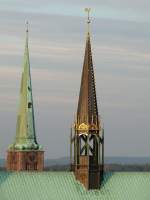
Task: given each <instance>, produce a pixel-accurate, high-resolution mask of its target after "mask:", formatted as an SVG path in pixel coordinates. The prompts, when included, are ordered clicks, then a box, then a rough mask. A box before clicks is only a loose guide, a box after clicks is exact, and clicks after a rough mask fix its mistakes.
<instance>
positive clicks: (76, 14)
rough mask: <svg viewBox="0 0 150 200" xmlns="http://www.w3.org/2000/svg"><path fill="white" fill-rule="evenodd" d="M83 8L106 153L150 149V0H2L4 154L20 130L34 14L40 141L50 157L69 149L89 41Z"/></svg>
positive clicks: (0, 149)
mask: <svg viewBox="0 0 150 200" xmlns="http://www.w3.org/2000/svg"><path fill="white" fill-rule="evenodd" d="M85 7H91V8H92V12H91V16H92V25H91V30H92V39H91V40H92V51H93V61H94V69H95V73H96V88H97V97H98V107H99V113H100V115H101V116H102V118H103V121H104V125H105V155H106V156H149V155H150V128H149V127H150V12H149V10H150V1H149V0H142V1H141V0H132V1H131V0H126V1H125V0H122V1H120V0H92V1H91V0H86V1H81V0H76V1H73V0H55V1H52V0H30V1H27V0H0V105H1V106H0V129H1V132H0V153H1V156H0V157H4V156H5V154H6V150H7V147H8V145H9V144H11V143H12V142H13V140H14V137H15V132H16V130H15V129H16V115H17V111H18V104H19V88H20V80H21V71H22V61H23V54H24V45H25V21H26V20H28V21H29V48H30V63H31V73H32V85H33V96H34V108H35V123H36V134H37V140H38V142H39V143H40V144H41V145H43V148H44V150H45V151H46V152H45V155H46V157H47V158H58V157H62V156H69V134H70V125H71V123H72V122H73V118H74V117H73V116H74V113H75V112H76V108H77V101H78V94H79V87H80V78H81V71H82V63H83V55H84V48H85V32H86V25H85V21H86V20H85V16H86V15H85V12H84V8H85Z"/></svg>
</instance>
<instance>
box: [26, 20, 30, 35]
mask: <svg viewBox="0 0 150 200" xmlns="http://www.w3.org/2000/svg"><path fill="white" fill-rule="evenodd" d="M28 29H29V23H28V21H26V32H27V33H28Z"/></svg>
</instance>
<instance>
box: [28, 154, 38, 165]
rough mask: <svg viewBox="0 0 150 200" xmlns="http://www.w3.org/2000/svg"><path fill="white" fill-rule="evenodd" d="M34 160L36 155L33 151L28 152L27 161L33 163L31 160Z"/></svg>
mask: <svg viewBox="0 0 150 200" xmlns="http://www.w3.org/2000/svg"><path fill="white" fill-rule="evenodd" d="M35 161H36V155H35V153H30V154H29V155H28V162H29V163H33V162H35Z"/></svg>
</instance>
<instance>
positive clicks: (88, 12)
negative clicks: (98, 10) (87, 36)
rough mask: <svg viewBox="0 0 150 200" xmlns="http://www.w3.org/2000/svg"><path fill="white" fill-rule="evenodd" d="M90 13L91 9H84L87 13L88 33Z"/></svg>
mask: <svg viewBox="0 0 150 200" xmlns="http://www.w3.org/2000/svg"><path fill="white" fill-rule="evenodd" d="M90 11H91V8H85V12H87V25H88V33H89V32H90V23H91V20H90Z"/></svg>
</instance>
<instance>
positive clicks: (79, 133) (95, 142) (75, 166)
mask: <svg viewBox="0 0 150 200" xmlns="http://www.w3.org/2000/svg"><path fill="white" fill-rule="evenodd" d="M86 11H87V13H88V19H87V26H88V31H87V36H86V47H85V55H84V63H83V70H82V77H81V86H80V93H79V101H78V108H77V114H76V117H75V118H76V119H75V121H74V125H73V127H72V128H71V136H70V159H71V169H72V171H74V174H75V177H76V179H77V180H79V181H80V182H81V183H82V184H83V185H84V186H85V188H86V189H98V188H99V187H100V185H101V182H102V180H103V171H104V169H103V168H104V129H103V126H102V122H101V120H100V117H99V115H98V107H97V98H96V88H95V77H94V69H93V61H92V52H91V42H90V30H89V25H90V22H91V21H90V18H89V12H90V9H89V8H86ZM72 154H73V155H72Z"/></svg>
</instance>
